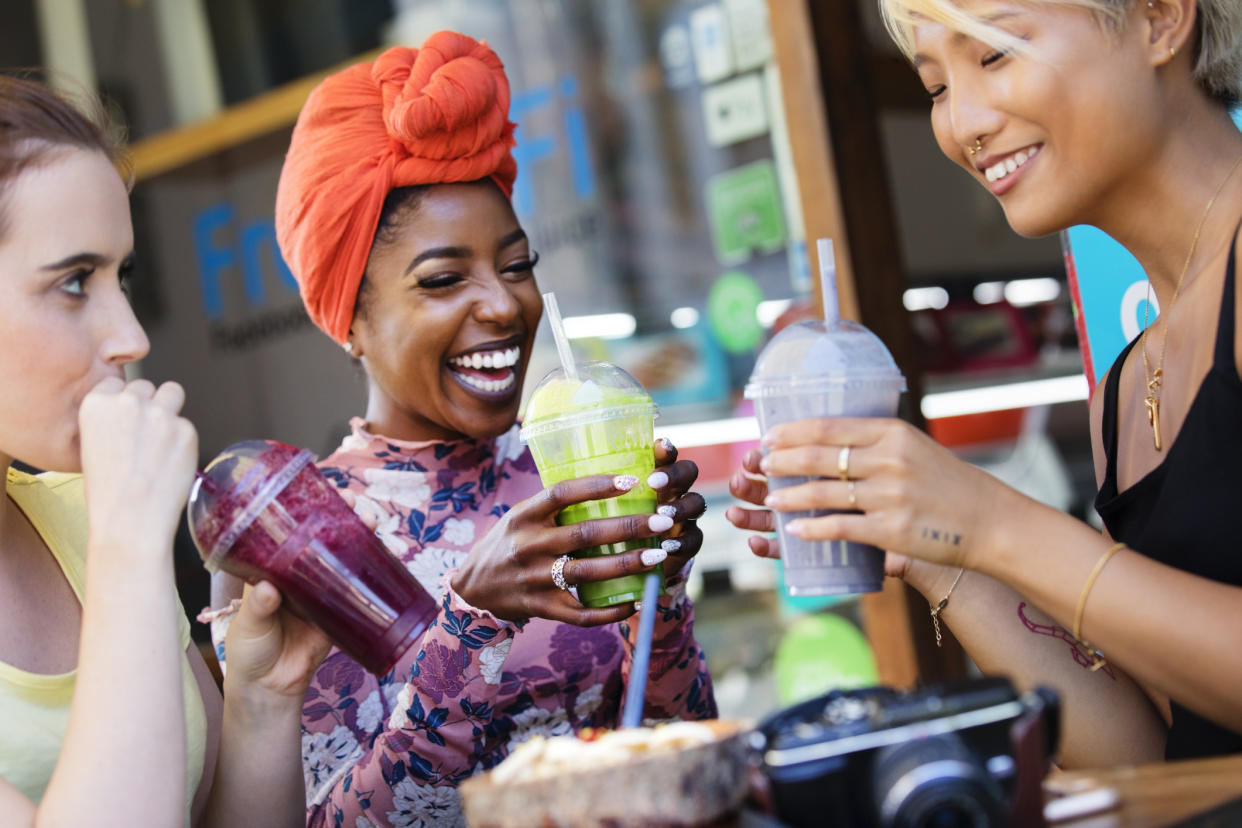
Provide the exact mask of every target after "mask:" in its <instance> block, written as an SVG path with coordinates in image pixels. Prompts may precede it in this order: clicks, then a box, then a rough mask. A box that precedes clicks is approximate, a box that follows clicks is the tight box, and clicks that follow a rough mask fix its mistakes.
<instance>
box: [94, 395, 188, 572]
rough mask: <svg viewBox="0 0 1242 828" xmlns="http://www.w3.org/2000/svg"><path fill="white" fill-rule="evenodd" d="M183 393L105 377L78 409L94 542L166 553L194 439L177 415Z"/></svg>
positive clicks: (181, 502)
mask: <svg viewBox="0 0 1242 828" xmlns="http://www.w3.org/2000/svg"><path fill="white" fill-rule="evenodd" d="M184 402H185V391H183V390H182V388H181V386H180V385H178V384H177V383H175V382H166V383H164V384H163V385H161V386H160V387H159V388H158V389H157V388H156V387H155V386H154V385H152V384H151V383H150V382H148V381H147V380H135V381H133V382H129V383H127V382H125V381H124V380H122V379H120V378H110V379H106V380H104V381H103V382H101V383H99V384H98V385H96V386H95V387H94V388H93V389H92V390H91V391H90V392H89V393H88V394H87V395H86V396H85V397H84V398H83V400H82V405H81V407H80V408H79V410H78V430H79V435H80V441H81V443H80V444H81V457H82V477H83V486H84V488H85V492H86V508H87V515H88V519H89V521H90V527H91V539H92V542H93V543H94V542H106V543H109V544H116V545H118V546H119V548H132V547H133V545H134V544H135V543H136V541H138V540H140V539H144V538H150V539H154V540H157V541H158V544H159V546H160V548H161V549H163V550H164V551H165V552H167V544H169V543H171V542H172V537H173V534H174V533H175V532H176V528H177V521H178V520H180V517H181V511H182V510H183V509H184V508H185V501H186V497H187V496H188V495H189V492H190V483H191V481H192V480H193V478H194V464H195V462H197V460H198V434H197V432H195V430H194V426H193V425H191V424H190V422H189V421H188V420H186V419H184V418H182V417H180V416H178V414H179V412H180V411H181V406H182V404H184Z"/></svg>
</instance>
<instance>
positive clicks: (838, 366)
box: [745, 319, 906, 399]
mask: <svg viewBox="0 0 1242 828" xmlns="http://www.w3.org/2000/svg"><path fill="white" fill-rule="evenodd" d="M862 388H868V389H876V390H878V389H891V390H896V391H905V390H906V380H905V378H904V377H903V376H902V375H901V371H899V370H898V369H897V363H895V362H894V361H893V356H892V354H890V353H889V352H888V349H887V348H885V347H884V343H883V342H881V341H880V338H879V337H878V336H876V335H875V334H873V333H872V332H871V331H869V330H867V329H866V328H865V327H863V326H862V325H860V324H858V323H857V322H852V321H850V320H848V319H841V320H837V321H835V322H832V323H825V322H824V321H823V320H821V319H808V320H805V321H802V322H798V323H795V324H793V325H790V326H789V327H787V328H785V330H783V331H781V332H780V333H779V334H777V335H776V336H774V337H772V341H771V342H769V343H768V344H767V346H766V347H764V349H763V352H762V353H760V354H759V359H758V360H756V362H755V369H754V371H752V372H751V375H750V382H749V383H747V385H746V389H745V394H746V398H747V399H758V398H761V397H769V396H783V395H785V394H789V393H799V394H807V393H820V392H827V391H841V390H845V389H862Z"/></svg>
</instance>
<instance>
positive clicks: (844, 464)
mask: <svg viewBox="0 0 1242 828" xmlns="http://www.w3.org/2000/svg"><path fill="white" fill-rule="evenodd" d="M837 477H839V478H841V479H842V480H845V481H848V480H849V479H850V447H849V446H841V451H840V453H838V454H837Z"/></svg>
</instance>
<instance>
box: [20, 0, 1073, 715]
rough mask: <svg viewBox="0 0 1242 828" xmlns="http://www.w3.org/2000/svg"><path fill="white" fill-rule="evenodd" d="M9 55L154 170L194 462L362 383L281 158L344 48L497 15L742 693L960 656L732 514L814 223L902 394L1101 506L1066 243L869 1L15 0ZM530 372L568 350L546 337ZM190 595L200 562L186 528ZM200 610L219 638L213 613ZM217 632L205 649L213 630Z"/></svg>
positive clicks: (711, 621)
mask: <svg viewBox="0 0 1242 828" xmlns="http://www.w3.org/2000/svg"><path fill="white" fill-rule="evenodd" d="M4 5H5V13H4V17H5V22H4V25H3V26H0V64H3V65H5V66H10V67H15V66H30V65H43V66H49V67H52V68H53V69H55V70H56V71H57V73H58V75H57V77H60V78H62V79H74V80H76V81H77V82H79V83H81V84H84V85H86V86H88V87H91V88H94V89H96V90H98V91H99V92H100V93H102V94H103V95H104V96H105V97H106V99H107V100H108V101H109V102H110V104H111V105H112V107H113V108H114V110H115V112H116V113H117V116H118V118H119V119H120V120H121V121H122V122H123V123H124V124H125V125H126V126H127V127H128V130H129V135H130V138H131V141H132V144H133V157H134V167H135V175H136V183H135V186H134V190H133V211H134V221H135V231H136V238H137V245H138V263H139V264H138V273H137V274H136V278H135V281H134V300H133V301H134V303H135V306H136V308H137V310H138V313H139V316H140V318H141V320H142V322H143V324H144V325H145V326H146V328H147V330H148V332H149V334H150V337H151V341H152V352H151V355H150V357H149V358H147V359H146V360H144V362H143V363H142V365H141V366H139V370H140V371H141V373H142V374H143V375H145V376H147V377H149V378H150V379H152V380H154V381H161V380H165V379H176V380H178V381H179V382H181V383H183V384H184V385H185V386H186V389H187V392H188V398H189V402H188V403H187V414H188V416H189V417H190V418H192V419H193V421H194V422H195V423H196V425H197V426H198V428H199V430H200V435H201V447H202V454H203V457H202V460H203V461H204V462H205V461H206V460H208V459H209V458H210V457H212V456H214V455H215V454H216V453H217V452H218V451H219V450H220V449H222V448H224V447H225V446H226V445H228V444H230V443H233V442H235V441H238V440H241V439H246V438H254V437H268V438H276V439H280V440H282V441H285V442H289V443H294V444H298V445H301V446H305V447H308V448H310V449H312V450H314V451H315V452H317V453H319V454H320V455H324V454H327V453H329V452H330V451H331V450H332V449H333V448H334V447H335V446H336V444H337V443H338V442H339V440H340V438H341V437H342V436H343V434H344V433H345V432H346V427H347V421H348V418H349V417H350V416H352V415H356V414H360V413H361V412H362V409H363V404H364V400H365V396H364V388H363V384H362V382H361V378H360V376H359V375H358V373H357V372H356V370H355V369H354V368H353V366H352V365H351V363H350V360H349V359H348V358H347V357H346V356H345V354H343V353H342V352H341V350H340V348H338V347H336V346H335V345H334V344H333V343H332V342H331V341H330V340H329V339H328V338H327V337H325V336H324V335H322V334H321V333H320V332H319V331H317V330H316V329H315V328H314V327H313V326H311V325H310V323H309V321H308V320H307V318H306V316H305V313H304V312H303V311H302V307H301V304H300V302H299V300H298V297H297V293H296V285H295V284H294V282H293V279H292V277H291V276H290V274H289V272H288V270H287V268H286V267H285V265H284V263H283V262H282V261H281V259H280V256H279V253H278V251H277V249H276V245H275V236H274V230H273V222H272V214H273V203H274V197H275V187H276V181H277V177H278V174H279V170H280V165H281V161H282V159H283V155H284V151H285V149H286V147H287V145H288V139H289V134H290V130H291V127H292V124H293V121H294V119H295V118H296V116H297V112H298V110H299V108H300V106H301V103H302V101H303V100H304V99H305V96H306V94H307V92H308V91H309V89H310V88H311V87H312V86H313V85H314V83H316V82H317V80H318V79H319V78H320V77H322V75H323V73H325V72H326V71H330V70H332V69H334V68H338V67H340V66H341V65H343V64H347V63H352V62H356V61H358V60H362V59H367V58H368V57H369V56H371V55H372V54H373V53H374V51H375V50H377V49H380V48H382V47H384V46H386V45H390V44H398V43H399V44H407V45H418V44H419V43H421V42H422V40H423V39H424V38H425V37H426V36H427V35H429V34H430V33H432V32H434V31H436V30H439V29H445V28H449V29H456V30H459V31H462V32H465V33H467V34H469V35H471V36H474V37H477V38H484V39H486V40H487V41H488V42H489V43H490V44H491V45H492V46H493V48H495V49H496V51H497V52H498V53H499V55H500V56H501V58H502V60H503V61H504V62H505V65H506V68H507V71H508V73H509V77H510V80H511V84H512V89H513V106H512V112H511V117H512V118H513V120H515V121H516V122H517V123H518V124H519V129H518V132H517V140H518V147H517V151H516V155H517V159H518V164H519V169H520V174H519V177H518V184H517V189H516V191H515V194H514V204H515V207H516V209H517V212H518V214H519V217H520V219H521V221H522V223H523V225H524V226H525V228H526V230H527V232H528V234H529V235H530V237H531V239H532V244H533V247H534V248H535V249H536V250H538V251H539V252H540V254H541V255H542V257H543V258H542V260H541V264H540V267H539V271H538V278H539V282H540V287H541V289H543V290H555V291H556V293H557V296H558V299H559V302H560V307H561V310H562V312H563V313H564V315H565V316H566V317H567V318H566V326H567V329H568V332H569V335H570V336H571V337H574V338H575V341H574V346H575V349H576V350H577V352H578V353H579V354H580V356H583V357H586V356H591V357H596V358H601V359H607V360H610V361H613V362H616V363H618V364H620V365H621V366H623V367H624V368H626V369H627V370H629V371H630V372H631V373H632V374H634V376H636V377H637V378H638V379H639V380H640V381H642V382H643V383H644V384H645V385H646V386H647V387H648V388H649V389H650V390H651V391H652V393H653V396H654V397H655V399H656V401H657V403H658V404H659V406H660V415H659V419H658V420H657V433H663V434H665V435H666V436H669V437H670V438H671V439H673V441H674V442H675V443H677V444H678V445H679V447H681V448H682V450H683V452H684V454H685V455H686V456H689V457H692V458H693V459H695V460H696V461H697V462H698V463H699V465H700V467H701V469H702V477H701V478H700V486H699V488H700V489H701V490H702V491H703V493H704V494H705V495H706V497H707V499H708V503H709V508H708V512H707V515H706V517H705V518H704V520H703V521H702V526H703V530H704V535H705V538H706V543H705V546H704V550H703V552H702V554H701V555H700V556H699V559H698V562H697V565H696V569H695V572H694V581H693V584H692V588H693V591H694V593H695V595H696V597H697V602H698V625H697V633H698V635H699V638H700V640H701V641H702V643H703V645H704V647H705V649H706V651H707V653H708V656H709V659H710V662H711V667H712V672H713V674H714V675H715V677H716V681H717V693H718V696H719V700H720V703H721V709H722V713H723V714H724V715H745V716H752V717H755V716H760V715H763V714H764V713H766V712H769V711H771V710H773V709H775V708H776V707H777V706H779V705H783V704H787V703H789V702H792V701H794V700H797V699H799V698H805V697H807V696H809V695H813V694H815V693H819V692H823V691H824V690H826V689H828V688H830V687H833V686H852V685H858V684H866V683H874V682H875V681H876V680H877V677H878V678H880V679H883V680H885V681H887V682H890V683H896V684H904V685H908V684H911V683H914V682H916V681H919V680H926V679H930V678H937V677H943V676H950V675H959V674H961V673H962V672H964V671H969V669H970V665H969V664H967V663H966V661H965V659H964V657H963V656H962V654H961V652H960V650H959V649H957V648H956V647H955V646H952V642H950V646H948V647H945V648H941V649H939V650H937V649H935V648H934V647H932V646H930V643H929V642H930V635H931V629H930V623H929V622H928V618H927V615H926V606H925V604H924V603H923V602H922V601H921V599H919V598H917V596H913V595H911V594H909V593H908V592H906V591H905V589H904V587H902V586H901V585H900V584H893V585H890V586H889V588H887V589H886V591H885V593H882V594H878V595H875V596H868V597H867V598H866V599H863V600H859V599H857V598H825V599H801V600H793V599H789V598H787V597H786V596H785V595H784V594H783V591H782V590H781V588H780V570H779V565H778V564H776V563H775V562H772V561H766V560H759V559H756V558H754V557H753V556H751V555H750V553H749V551H748V549H747V546H746V543H745V537H744V536H743V534H742V533H739V532H737V531H734V530H732V529H731V527H729V526H728V524H727V523H726V521H725V520H724V510H725V508H726V507H727V506H728V505H730V502H731V498H730V497H729V495H728V491H727V488H726V481H727V479H728V477H729V475H730V474H732V472H733V471H734V470H735V469H736V468H737V466H738V463H739V461H740V458H741V456H742V454H743V453H744V451H745V450H746V449H747V448H748V447H750V446H751V445H753V440H754V437H755V435H756V433H757V432H756V429H755V426H754V422H753V420H752V419H750V418H749V412H750V409H749V404H748V403H747V402H746V401H745V400H744V399H742V394H741V390H742V387H743V385H744V384H745V382H746V379H747V377H748V375H749V373H750V370H751V368H752V366H753V364H754V360H755V356H756V354H757V353H758V351H759V349H760V348H761V347H762V346H763V344H764V342H765V341H766V340H767V339H768V338H769V337H770V336H771V335H772V334H773V333H774V331H776V330H778V329H779V328H780V327H782V326H783V325H785V324H788V323H789V322H790V321H793V320H796V319H798V318H804V317H806V316H813V315H816V314H817V313H818V310H817V309H818V307H819V296H818V293H817V290H818V286H817V277H813V276H812V274H814V273H816V268H817V265H816V263H815V262H814V261H813V257H809V256H808V243H807V241H808V239H810V240H811V241H812V244H811V245H810V249H812V250H813V249H814V244H813V241H814V239H815V238H818V237H820V236H829V237H833V238H834V240H835V241H836V243H837V250H838V256H839V259H840V261H839V265H840V274H841V275H840V278H841V304H842V308H843V310H844V311H845V313H846V315H848V316H852V317H854V318H858V319H861V321H863V322H864V323H865V324H867V325H868V326H869V327H871V328H872V329H873V330H875V331H876V332H877V333H879V334H880V336H881V337H882V338H883V339H884V340H885V341H886V343H887V344H888V345H889V347H890V349H892V350H893V352H894V354H895V355H896V357H897V359H898V361H899V363H900V364H901V366H902V368H903V370H904V371H905V373H906V374H907V377H908V378H909V380H910V384H911V392H910V393H909V394H908V395H907V398H906V400H905V401H904V403H903V416H906V417H907V418H909V419H911V420H914V421H915V422H918V423H920V424H926V426H927V427H928V428H929V429H930V430H931V432H932V433H933V435H935V436H936V437H937V438H938V439H940V440H941V441H942V442H944V443H946V444H948V445H950V446H952V447H953V448H954V449H955V450H956V451H958V452H960V453H961V454H962V455H963V456H966V457H967V458H969V459H971V460H972V461H974V462H976V463H978V464H979V465H981V466H983V467H984V468H987V469H988V470H990V471H992V472H993V473H994V474H997V475H998V476H999V477H1001V478H1002V479H1004V480H1006V481H1007V482H1010V483H1011V484H1013V485H1015V486H1017V487H1018V488H1020V489H1022V490H1024V491H1026V492H1028V493H1029V494H1031V495H1033V496H1035V497H1037V498H1039V499H1041V500H1044V501H1046V502H1048V503H1051V504H1053V505H1055V506H1057V507H1058V508H1061V509H1064V510H1067V511H1070V512H1072V513H1075V514H1078V515H1080V516H1085V515H1086V514H1087V513H1089V512H1090V511H1091V510H1090V508H1089V504H1090V500H1091V498H1092V497H1093V496H1094V493H1095V485H1094V479H1093V473H1092V466H1091V461H1090V453H1089V452H1090V448H1089V442H1088V434H1087V416H1086V415H1087V410H1086V405H1085V399H1086V394H1087V385H1086V382H1085V381H1084V378H1083V367H1082V360H1081V357H1080V354H1079V351H1078V347H1077V338H1076V333H1075V325H1074V320H1073V315H1072V310H1071V301H1070V296H1069V291H1068V289H1067V284H1066V278H1065V267H1064V264H1063V260H1062V250H1061V245H1060V242H1059V240H1058V239H1057V238H1055V237H1054V238H1045V239H1036V240H1027V239H1021V238H1019V237H1017V236H1016V235H1015V234H1014V233H1013V232H1012V231H1011V230H1010V229H1009V227H1008V225H1007V224H1006V222H1005V219H1004V216H1003V214H1002V212H1001V210H1000V208H999V206H998V205H997V204H996V202H995V200H994V199H993V198H992V197H991V196H990V195H989V194H988V193H986V192H985V191H983V190H982V189H981V188H979V187H978V186H976V185H975V184H974V183H973V182H972V181H971V180H970V179H969V178H968V177H967V176H966V175H964V174H963V173H962V172H961V171H960V170H957V169H955V168H954V167H953V165H952V164H951V163H950V162H949V161H947V160H946V159H945V158H944V157H943V156H942V155H941V154H940V152H939V150H938V149H937V147H936V145H935V142H934V140H933V138H932V134H931V130H930V125H929V120H928V107H929V102H928V100H927V98H926V95H925V93H924V92H923V90H922V88H921V86H920V84H919V83H918V81H917V78H916V76H915V75H914V73H913V71H912V70H911V69H910V68H909V67H908V66H907V65H906V63H905V61H904V60H903V59H902V58H901V56H900V55H899V54H898V53H897V51H896V50H895V48H894V47H893V46H892V44H891V42H890V41H889V39H888V37H887V36H886V34H885V33H884V31H883V27H882V25H881V23H880V21H879V17H878V13H877V12H876V9H875V0H834V2H832V3H816V2H813V0H711V1H710V2H705V0H5V4H4ZM541 334H542V336H543V337H544V338H542V339H541V340H540V341H539V348H538V351H537V353H536V354H535V355H534V358H533V360H532V364H531V371H530V380H529V382H527V387H528V389H529V388H531V387H533V386H534V383H535V381H536V380H537V379H538V378H539V377H540V376H542V374H543V372H544V371H545V370H546V369H548V368H550V367H551V366H552V365H553V364H554V362H555V353H554V349H553V347H552V343H551V341H550V336H548V335H547V331H546V327H545V328H544V329H543V330H542V331H541ZM177 554H178V561H179V572H180V576H179V580H180V585H181V588H182V595H183V599H184V603H185V606H186V608H187V610H188V611H189V613H190V614H191V616H192V615H194V614H195V613H196V612H197V610H198V609H199V608H200V607H202V606H204V605H205V604H206V603H207V575H206V573H205V572H204V571H203V569H202V567H201V565H200V563H199V561H198V557H197V554H196V553H195V551H194V549H193V546H192V544H190V543H189V542H188V538H184V537H183V538H182V539H181V540H180V542H179V545H178V550H177ZM195 626H196V634H197V635H199V636H200V638H205V637H206V635H207V630H206V627H204V626H202V625H195ZM206 652H207V654H208V657H209V658H210V650H207V651H206Z"/></svg>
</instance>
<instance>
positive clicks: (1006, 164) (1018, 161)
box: [983, 147, 1039, 183]
mask: <svg viewBox="0 0 1242 828" xmlns="http://www.w3.org/2000/svg"><path fill="white" fill-rule="evenodd" d="M1037 152H1039V147H1032V148H1031V149H1030V150H1019V151H1018V152H1015V153H1014V154H1013V155H1011V156H1010V157H1009V158H1006V159H1005V160H1004V161H998V162H996V163H995V164H993V165H992V166H990V167H988V168H987V169H986V170H984V171H983V175H984V177H986V178H987V180H988V181H989V182H990V183H995V182H997V181H1000V180H1001V179H1002V178H1004V177H1005V176H1007V175H1009V174H1010V173H1012V172H1013V171H1014V170H1016V169H1018V167H1021V166H1022V165H1023V164H1025V163H1026V162H1027V161H1029V160H1030V159H1032V158H1034V157H1035V153H1037Z"/></svg>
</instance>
